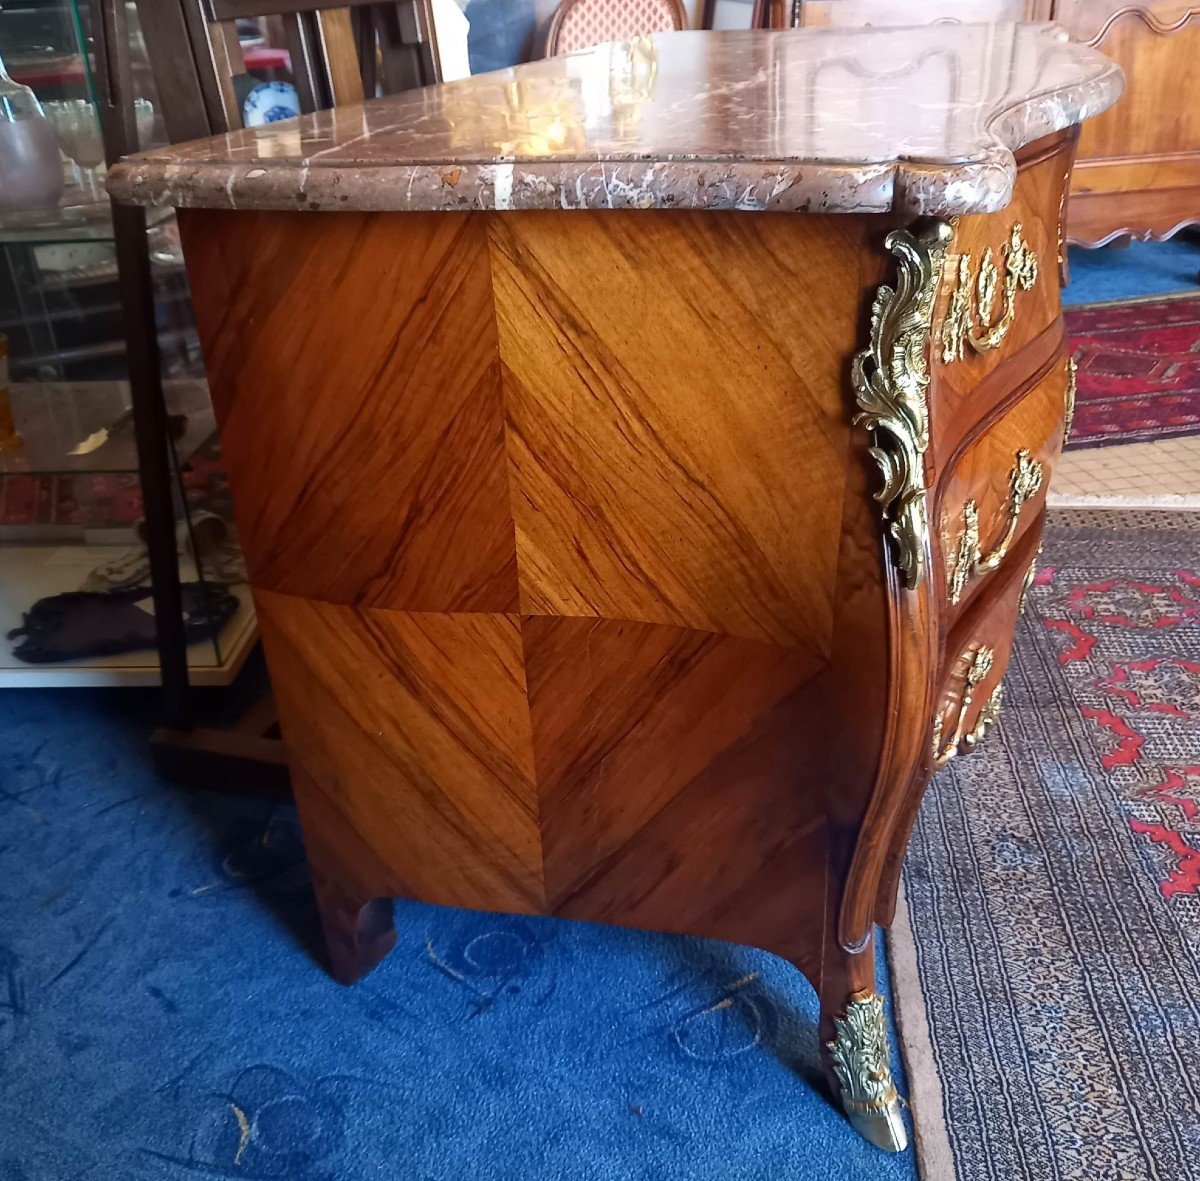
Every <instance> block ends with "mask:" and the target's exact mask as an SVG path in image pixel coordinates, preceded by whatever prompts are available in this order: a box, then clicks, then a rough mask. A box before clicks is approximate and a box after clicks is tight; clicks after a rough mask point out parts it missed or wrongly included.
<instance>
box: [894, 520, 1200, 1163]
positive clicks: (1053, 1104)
mask: <svg viewBox="0 0 1200 1181" xmlns="http://www.w3.org/2000/svg"><path fill="white" fill-rule="evenodd" d="M1004 687H1005V697H1004V707H1003V710H1002V712H1001V715H1000V722H999V725H998V726H997V727H995V729H994V730H992V731H991V732H989V733H988V735H987V738H986V739H985V741H984V742H983V744H982V746H981V748H980V750H978V751H977V752H976V753H974V754H972V755H971V756H970V757H968V758H961V759H955V760H954V761H953V762H951V763H950V765H949V766H948V767H947V769H946V770H945V771H944V772H942V773H941V774H940V775H939V776H938V777H937V778H936V779H935V781H934V783H933V785H932V787H931V788H930V790H929V793H928V795H927V796H926V798H925V801H924V802H923V804H922V806H921V811H920V815H919V817H918V819H917V824H916V826H915V829H914V833H913V840H912V846H911V849H910V851H909V855H908V858H907V860H906V862H905V870H904V889H905V900H904V904H903V905H902V906H901V907H900V908H899V920H900V921H899V922H898V923H897V926H896V927H895V928H893V933H892V935H891V936H890V937H889V950H890V952H891V955H892V957H893V966H894V973H893V987H894V990H895V997H896V1002H897V1006H898V1017H899V1023H900V1029H901V1037H902V1040H903V1043H904V1047H905V1054H906V1062H907V1067H908V1079H909V1088H910V1099H911V1101H912V1106H913V1116H914V1123H915V1128H916V1141H917V1154H918V1158H919V1160H920V1163H921V1169H920V1174H921V1177H922V1181H1050V1179H1053V1181H1099V1179H1101V1178H1103V1179H1105V1181H1109V1179H1111V1181H1117V1179H1118V1178H1119V1179H1121V1181H1200V1108H1198V1107H1197V1097H1196V1084H1195V1078H1196V1073H1195V1072H1196V1066H1197V1064H1198V1063H1200V988H1197V983H1196V982H1197V980H1200V515H1186V514H1177V513H1170V512H1132V511H1122V512H1105V513H1100V512H1096V511H1095V510H1087V511H1079V510H1071V511H1058V512H1052V514H1051V517H1050V524H1049V526H1048V528H1047V530H1046V549H1045V554H1044V555H1043V557H1042V560H1041V564H1040V566H1039V570H1038V575H1037V578H1036V579H1035V580H1034V583H1033V586H1032V588H1031V590H1030V593H1029V599H1028V606H1027V610H1026V612H1025V615H1024V617H1023V618H1022V620H1021V623H1020V628H1019V630H1018V633H1017V643H1016V648H1015V650H1014V657H1013V662H1012V666H1011V667H1010V668H1009V671H1008V675H1007V676H1006V678H1005V686H1004Z"/></svg>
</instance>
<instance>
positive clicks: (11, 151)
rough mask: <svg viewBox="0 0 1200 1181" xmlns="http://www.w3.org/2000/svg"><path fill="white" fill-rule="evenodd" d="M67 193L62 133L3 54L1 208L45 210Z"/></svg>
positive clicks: (0, 72) (0, 77) (0, 88)
mask: <svg viewBox="0 0 1200 1181" xmlns="http://www.w3.org/2000/svg"><path fill="white" fill-rule="evenodd" d="M62 192H63V167H62V158H61V157H60V156H59V153H58V136H57V135H55V133H54V127H53V126H52V125H51V123H50V121H49V119H47V118H46V115H45V112H44V111H43V110H42V104H41V103H39V102H38V100H37V97H36V96H35V95H34V93H33V91H32V90H30V89H29V87H28V86H22V85H21V84H20V83H19V82H14V81H13V80H12V79H11V78H10V77H9V76H8V72H7V71H6V70H5V68H4V58H3V57H0V210H3V209H44V208H46V207H47V206H54V205H57V204H58V202H59V198H60V197H61V196H62Z"/></svg>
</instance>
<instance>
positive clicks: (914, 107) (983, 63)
mask: <svg viewBox="0 0 1200 1181" xmlns="http://www.w3.org/2000/svg"><path fill="white" fill-rule="evenodd" d="M1121 89H1122V76H1121V71H1120V69H1119V68H1118V67H1117V66H1116V65H1114V64H1113V63H1112V62H1110V61H1109V60H1108V59H1107V58H1106V57H1104V56H1103V55H1102V54H1100V53H1099V52H1098V51H1096V50H1095V49H1091V48H1089V47H1087V46H1084V45H1078V44H1074V43H1072V42H1070V41H1068V40H1067V38H1066V35H1065V33H1063V31H1062V30H1061V29H1059V28H1058V27H1057V26H1055V25H1050V24H1038V23H1024V24H933V25H925V26H921V27H918V28H879V27H866V28H823V29H797V30H787V31H778V32H749V31H744V32H743V31H731V32H686V33H663V34H659V35H656V36H654V37H653V38H639V39H637V40H635V41H633V42H630V43H628V44H610V45H603V46H599V47H597V48H595V49H590V50H585V51H583V52H580V53H575V54H570V55H567V56H564V57H557V58H550V59H547V60H544V61H537V62H530V63H528V64H525V65H520V66H516V67H514V68H512V69H508V70H499V71H496V72H495V73H490V74H481V75H477V76H476V77H473V78H466V79H463V80H462V81H459V82H451V83H448V84H445V85H441V86H431V87H427V88H425V89H423V90H411V91H407V92H405V93H403V94H399V95H396V96H394V97H389V98H381V99H375V100H372V101H369V102H367V103H365V104H363V105H360V106H350V107H341V108H339V109H337V110H334V111H322V112H318V113H317V114H315V115H307V116H302V117H301V118H300V119H293V120H288V121H287V122H284V123H275V124H270V125H268V126H266V127H262V128H255V129H248V130H243V131H236V132H234V133H232V134H230V135H223V136H216V137H214V138H211V139H206V140H197V141H195V142H193V143H187V144H178V145H175V146H172V147H166V148H161V149H157V150H154V151H150V152H145V153H143V154H141V155H138V156H132V157H129V158H127V159H125V160H123V161H121V162H120V163H118V164H117V165H116V166H115V167H114V168H113V169H112V171H111V172H110V173H109V179H108V187H109V191H110V192H111V193H112V194H113V195H114V196H115V197H117V198H119V199H121V200H125V201H132V202H137V203H140V204H144V205H177V206H193V207H202V208H213V209H301V210H331V209H332V210H336V209H356V210H467V209H498V210H507V209H618V208H621V209H628V208H636V209H737V210H748V211H753V210H764V209H767V210H811V211H816V212H887V211H889V210H896V211H898V212H903V213H905V214H941V215H943V216H949V215H952V214H957V213H981V212H992V211H994V210H997V209H1001V208H1003V207H1004V206H1005V205H1006V204H1007V203H1008V202H1009V200H1010V199H1011V196H1012V185H1013V178H1014V175H1015V165H1014V161H1013V152H1014V151H1016V150H1017V149H1019V148H1020V147H1022V146H1023V145H1024V144H1027V143H1029V142H1031V141H1032V140H1035V139H1037V138H1039V137H1041V136H1043V135H1047V134H1049V133H1051V132H1054V131H1058V130H1061V129H1062V128H1065V127H1068V126H1070V125H1071V124H1074V123H1078V122H1080V121H1081V120H1083V119H1085V118H1088V117H1089V116H1091V115H1094V114H1097V113H1098V112H1100V111H1103V110H1104V109H1105V108H1106V107H1108V106H1110V105H1111V104H1112V103H1114V102H1115V101H1116V100H1117V98H1118V96H1119V95H1120V93H1121Z"/></svg>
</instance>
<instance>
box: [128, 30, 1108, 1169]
mask: <svg viewBox="0 0 1200 1181" xmlns="http://www.w3.org/2000/svg"><path fill="white" fill-rule="evenodd" d="M882 32H885V33H886V40H885V39H883V38H881V37H879V36H878V35H877V34H876V32H875V31H872V30H870V29H864V30H857V31H845V32H843V31H835V32H806V31H797V32H791V33H760V34H729V35H717V34H671V35H664V36H662V37H656V38H654V39H653V40H652V41H642V42H637V43H634V44H633V45H630V46H605V47H601V48H600V49H597V50H595V51H590V52H587V53H584V54H577V55H574V56H571V57H568V58H563V59H554V60H552V61H548V62H541V63H533V64H530V65H528V66H522V67H517V68H516V69H515V70H514V71H505V72H502V73H501V74H498V75H484V76H481V77H478V78H474V79H469V80H466V81H464V82H462V83H454V84H451V85H448V86H444V87H438V88H433V89H431V90H429V91H425V92H419V93H413V94H409V95H401V96H398V97H397V98H394V99H384V100H376V101H375V102H372V103H368V104H367V105H366V106H365V107H362V108H347V109H343V110H340V111H338V112H336V113H334V114H320V115H316V116H310V117H306V118H303V119H301V120H299V122H298V123H294V124H291V125H284V126H282V127H280V128H276V129H273V130H268V131H264V132H239V133H234V134H233V135H230V136H226V137H221V138H218V139H214V140H208V141H202V142H199V143H196V144H188V145H182V146H180V147H178V148H175V149H166V150H164V151H162V152H158V153H155V154H148V155H144V156H141V157H134V158H132V159H130V160H128V161H126V162H124V163H123V164H122V165H120V166H118V168H117V169H116V170H115V171H114V173H113V175H112V177H111V179H110V185H111V187H112V189H113V191H114V193H116V194H117V195H118V196H119V197H122V198H125V199H133V200H142V201H148V202H149V201H158V202H167V203H170V204H175V205H178V206H180V207H182V208H181V214H180V225H181V229H182V233H183V238H184V246H185V252H186V255H187V261H188V272H189V278H190V281H191V284H192V290H193V292H194V295H195V300H196V309H197V319H198V323H199V327H200V332H201V337H202V341H203V345H204V351H205V357H206V361H207V364H208V369H209V378H210V382H211V386H212V391H213V398H214V402H215V404H216V408H217V414H218V420H219V422H220V424H221V430H222V438H223V442H224V448H225V454H226V458H227V462H228V466H229V475H230V481H231V484H232V488H233V492H234V499H235V511H236V515H237V520H238V526H239V532H240V535H241V539H242V542H243V545H244V548H245V551H246V556H247V562H248V566H249V569H250V576H251V581H252V584H253V586H254V592H255V601H256V605H257V608H258V612H259V619H260V623H261V627H262V632H263V638H264V642H265V645H266V651H267V657H268V662H269V664H270V668H271V674H272V681H273V684H274V688H275V693H276V697H277V700H278V706H279V711H280V717H281V721H282V725H283V732H284V736H285V739H286V741H287V744H288V749H289V760H290V767H291V772H292V781H293V785H294V788H295V793H296V800H297V804H298V806H299V809H300V814H301V820H302V823H303V826H304V832H305V840H306V844H307V847H308V851H309V857H310V860H311V862H312V867H313V871H314V879H315V883H316V888H317V896H318V900H319V903H320V908H321V913H322V918H323V921H324V924H325V932H326V937H327V940H328V945H329V950H330V955H331V959H332V963H333V968H334V974H335V975H336V976H337V977H338V979H340V980H343V981H346V982H350V981H353V980H355V979H357V978H358V977H359V976H361V975H362V974H363V973H364V972H366V971H368V970H370V968H371V967H373V966H374V965H375V964H376V963H377V962H378V961H379V959H380V958H382V956H383V955H385V954H386V953H387V951H388V950H389V949H390V947H391V943H392V940H393V938H394V936H393V932H392V926H391V917H390V916H391V909H390V906H391V904H390V901H388V900H390V899H392V898H396V897H415V898H421V899H424V900H427V901H431V902H437V903H444V904H449V905H455V906H465V907H477V908H481V909H491V910H501V911H510V912H517V913H530V914H551V915H558V916H561V917H565V918H580V919H587V920H592V921H600V922H609V923H616V924H621V925H628V926H635V927H644V928H649V929H656V930H665V931H677V932H684V933H689V934H700V935H708V936H713V937H716V938H721V939H729V940H734V941H737V942H741V943H749V944H754V945H757V946H761V947H764V948H767V949H769V950H771V951H774V952H777V953H779V954H780V955H782V956H784V957H786V958H788V959H790V960H791V961H793V962H794V963H795V964H796V965H797V966H798V967H799V968H800V969H801V971H802V972H804V974H805V975H806V976H807V977H808V979H809V980H810V981H811V982H812V984H813V985H814V987H815V988H816V989H817V991H818V993H819V996H820V1001H821V1026H820V1037H821V1040H822V1043H823V1047H824V1053H825V1062H826V1067H827V1072H828V1075H829V1078H830V1082H831V1085H832V1086H833V1087H834V1088H835V1089H836V1091H837V1093H838V1094H839V1095H840V1097H841V1099H842V1102H843V1105H844V1107H845V1109H846V1112H847V1114H848V1116H849V1118H850V1120H851V1121H852V1123H853V1124H854V1126H855V1127H856V1128H858V1130H859V1131H861V1132H862V1134H863V1135H865V1136H866V1137H867V1138H868V1139H870V1140H871V1141H872V1142H873V1143H876V1144H878V1145H880V1146H881V1147H884V1148H890V1149H899V1148H902V1147H903V1146H904V1144H905V1131H904V1125H903V1122H902V1120H901V1117H900V1111H899V1100H898V1096H897V1094H896V1089H895V1086H894V1084H893V1082H892V1077H891V1073H890V1068H889V1063H888V1057H889V1054H888V1037H887V1030H886V1025H885V1023H884V1011H883V1004H882V1001H881V998H880V997H879V995H878V993H877V991H876V986H875V978H874V962H873V957H874V947H873V940H874V931H875V925H876V924H877V923H881V922H882V923H886V922H888V921H890V918H891V912H892V907H893V905H894V900H895V893H896V883H897V875H898V873H899V866H900V862H901V858H902V855H903V850H904V847H905V845H906V843H907V839H908V832H909V827H910V825H911V823H912V819H913V816H914V814H915V810H916V807H917V804H918V802H919V800H920V796H921V793H922V791H923V789H924V787H925V785H926V783H927V782H928V780H929V778H930V776H931V775H932V774H933V772H934V771H935V770H936V768H937V767H938V766H939V765H941V764H943V763H944V762H945V761H946V760H948V759H950V758H953V757H955V756H956V755H958V754H959V753H961V752H965V751H966V750H968V749H970V748H971V747H972V746H974V745H976V744H977V743H978V742H979V741H980V740H981V739H982V738H983V736H984V733H985V731H986V729H987V727H988V726H989V725H990V724H992V723H993V722H995V721H996V720H997V717H998V715H999V712H1000V700H1001V699H1000V688H999V686H1000V680H1001V677H1002V675H1003V671H1004V668H1005V666H1006V664H1007V661H1008V656H1009V650H1010V647H1011V643H1012V635H1013V630H1014V626H1015V621H1016V616H1017V612H1018V609H1019V602H1020V599H1021V593H1022V587H1023V584H1024V583H1025V581H1026V579H1027V576H1028V574H1029V571H1030V569H1031V566H1032V563H1033V561H1034V558H1035V555H1036V552H1037V548H1038V544H1039V539H1040V534H1041V528H1042V518H1043V510H1044V504H1045V494H1046V487H1047V485H1048V483H1049V480H1050V477H1051V474H1052V470H1053V466H1054V462H1055V460H1056V458H1057V455H1058V453H1059V451H1060V449H1061V445H1062V441H1063V433H1064V425H1065V420H1066V417H1067V407H1068V402H1069V400H1070V397H1071V390H1072V372H1071V369H1070V366H1069V364H1068V359H1067V358H1066V356H1065V354H1064V351H1063V337H1062V325H1061V318H1060V314H1059V291H1058V259H1059V253H1060V250H1061V212H1062V200H1063V194H1064V192H1065V187H1066V184H1067V181H1068V177H1069V172H1070V162H1071V153H1072V149H1073V143H1074V131H1073V127H1074V125H1075V124H1076V123H1077V122H1078V121H1079V119H1081V118H1083V117H1084V116H1085V115H1086V114H1088V113H1091V112H1092V111H1095V110H1099V109H1102V108H1103V107H1104V106H1105V105H1107V104H1108V103H1110V102H1112V101H1114V100H1115V98H1116V96H1117V93H1118V92H1119V86H1120V79H1119V74H1118V73H1117V72H1116V71H1115V70H1113V69H1112V67H1111V66H1110V65H1109V64H1108V63H1107V62H1106V61H1105V60H1104V59H1103V58H1102V57H1101V56H1100V55H1098V54H1096V53H1094V52H1092V51H1090V50H1087V49H1085V48H1081V47H1079V46H1075V45H1070V44H1068V43H1066V42H1065V41H1063V40H1062V39H1061V38H1060V37H1059V36H1058V35H1057V33H1056V32H1055V31H1054V30H1053V29H1051V28H1049V27H1046V26H1039V25H1013V26H993V27H987V26H967V25H962V26H933V27H929V28H923V29H912V30H895V29H888V30H884V31H882ZM931 52H932V53H933V54H934V56H935V57H936V58H937V59H938V60H939V61H941V62H943V63H945V62H946V61H947V60H948V61H951V62H953V63H954V69H953V70H952V71H951V72H950V75H951V76H953V77H954V78H955V79H956V82H955V86H956V88H957V89H956V90H955V91H954V93H949V92H946V93H942V91H944V90H945V88H946V86H947V85H948V83H947V82H946V78H947V73H946V71H945V70H940V71H928V70H926V68H925V66H924V65H923V64H922V63H926V62H928V61H929V60H930V56H929V55H930V53H931ZM1001 66H1003V68H1000V67H1001ZM851 76H852V77H853V78H855V79H856V83H855V86H856V89H855V91H854V94H855V101H856V102H857V103H858V104H859V105H860V110H859V113H858V117H857V122H853V121H850V122H848V121H847V112H846V105H845V102H844V101H842V102H840V103H839V102H836V101H835V95H840V96H841V97H842V99H843V100H844V99H845V87H844V83H845V79H846V78H847V77H851ZM996 78H1004V79H1005V81H1004V83H1003V84H1002V85H1001V86H1000V87H999V89H996V86H997V84H996V82H995V79H996ZM839 87H841V89H839ZM1030 96H1035V97H1030ZM939 104H940V105H939ZM938 110H944V111H945V115H946V117H945V119H944V120H943V121H942V122H941V123H940V124H939V123H938V120H937V118H936V117H934V116H933V115H931V113H930V112H931V111H932V112H935V113H936V112H937V111H938ZM551 132H553V135H551ZM554 136H558V137H560V138H561V142H560V143H557V144H556V143H555V141H554ZM912 161H919V163H913V162H912ZM302 210H307V212H305V211H302ZM330 211H336V212H330Z"/></svg>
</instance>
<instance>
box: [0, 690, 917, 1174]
mask: <svg viewBox="0 0 1200 1181" xmlns="http://www.w3.org/2000/svg"><path fill="white" fill-rule="evenodd" d="M153 709H154V694H152V693H148V692H140V691H135V690H127V691H119V692H117V691H114V692H109V693H99V692H87V691H74V692H32V691H30V692H7V693H0V750H2V751H3V759H2V763H0V892H2V901H0V1179H2V1181H81V1179H84V1178H88V1179H95V1181H183V1179H187V1178H209V1177H219V1178H225V1177H227V1178H250V1179H259V1178H287V1179H289V1181H292V1179H296V1181H362V1179H365V1178H396V1179H404V1181H459V1179H461V1181H492V1179H495V1181H508V1179H513V1181H516V1179H521V1181H525V1179H530V1181H533V1179H536V1181H555V1179H558V1178H570V1179H572V1181H589V1179H593V1178H594V1179H596V1181H601V1179H603V1181H613V1179H623V1178H630V1179H633V1178H638V1179H646V1181H676V1179H679V1178H689V1179H691V1178H712V1179H713V1181H716V1179H717V1178H720V1179H721V1181H737V1179H741V1178H744V1179H747V1181H749V1179H751V1178H754V1179H758V1178H768V1179H770V1181H783V1179H785V1178H786V1179H792V1178H794V1179H797V1181H802V1179H808V1178H814V1179H816V1178H819V1179H820V1181H864V1179H867V1178H870V1179H871V1181H894V1179H899V1178H904V1179H906V1181H908V1179H911V1178H914V1177H915V1172H914V1166H913V1160H912V1154H911V1153H906V1154H904V1155H902V1156H890V1155H887V1154H885V1153H882V1152H880V1151H878V1150H876V1149H873V1148H871V1147H869V1146H868V1145H866V1144H865V1143H864V1142H862V1141H861V1140H859V1139H858V1138H857V1137H856V1136H855V1135H854V1134H853V1133H852V1132H851V1131H850V1130H849V1127H848V1126H847V1125H846V1123H845V1122H844V1121H843V1119H842V1117H841V1115H840V1114H839V1113H838V1112H837V1111H835V1110H834V1109H833V1108H832V1106H831V1105H830V1102H829V1100H828V1099H827V1097H826V1093H825V1090H824V1086H823V1084H822V1083H821V1082H820V1080H819V1068H818V1063H817V1058H816V1038H815V1034H814V1022H815V1003H814V998H813V996H812V993H811V990H810V989H809V987H808V985H807V984H806V983H805V981H804V980H803V979H802V978H801V976H800V975H799V973H798V972H796V970H795V969H793V968H791V967H790V966H789V965H787V964H785V963H783V962H782V961H781V960H778V959H776V958H774V957H772V956H769V955H766V954H765V953H762V952H756V951H750V950H747V949H745V948H738V947H732V946H729V945H725V944H716V943H710V942H706V941H702V940H694V939H681V938H672V937H666V936H654V935H645V934H640V933H635V932H629V931H617V930H610V929H604V928H600V927H593V926H589V925H585V924H580V923H562V922H554V921H552V920H536V921H531V920H526V919H516V918H508V917H497V916H485V915H478V914H472V913H467V912H462V911H453V910H447V909H441V908H436V907H428V906H418V905H415V904H402V905H400V906H398V908H397V910H398V914H397V926H398V933H399V941H398V945H397V948H396V950H395V951H394V952H393V953H392V955H391V956H390V957H389V958H388V959H387V960H386V961H385V963H384V964H383V966H382V967H381V968H380V969H378V970H377V971H376V973H375V974H374V975H372V976H371V977H369V978H368V979H367V980H366V981H364V982H363V983H361V984H359V985H357V986H356V987H354V988H350V989H344V988H341V987H339V986H338V985H336V984H334V983H333V982H332V981H331V980H330V979H329V978H328V977H327V976H326V975H325V974H324V972H323V970H322V968H321V966H320V964H319V962H318V956H319V954H320V952H319V950H318V933H317V926H316V916H315V911H314V906H313V902H312V896H311V892H310V890H309V885H308V879H307V871H306V868H305V865H304V860H303V852H302V846H301V844H300V837H299V833H298V831H297V826H296V820H295V814H294V812H293V811H292V810H291V809H290V808H286V807H284V808H280V807H271V806H269V805H266V804H263V803H258V802H252V801H242V800H235V799H232V798H230V797H222V796H218V795H209V794H204V793H198V794H192V793H187V792H185V791H183V790H179V789H175V788H172V787H169V786H167V785H165V784H163V783H161V782H159V781H158V780H156V778H155V777H154V774H153V772H152V771H151V769H150V768H149V766H148V763H147V758H146V750H145V742H146V736H147V734H148V732H149V729H150V726H151V723H152V711H153Z"/></svg>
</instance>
